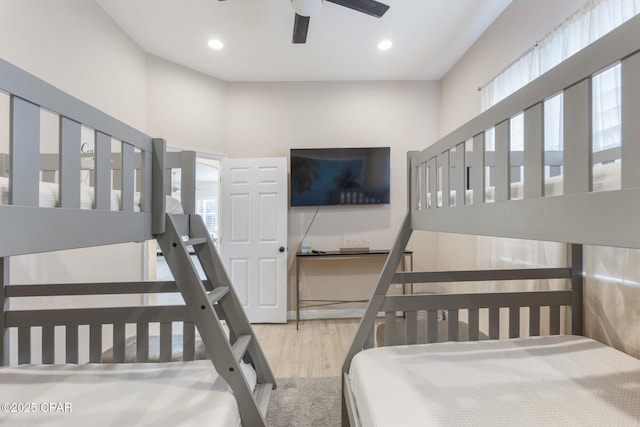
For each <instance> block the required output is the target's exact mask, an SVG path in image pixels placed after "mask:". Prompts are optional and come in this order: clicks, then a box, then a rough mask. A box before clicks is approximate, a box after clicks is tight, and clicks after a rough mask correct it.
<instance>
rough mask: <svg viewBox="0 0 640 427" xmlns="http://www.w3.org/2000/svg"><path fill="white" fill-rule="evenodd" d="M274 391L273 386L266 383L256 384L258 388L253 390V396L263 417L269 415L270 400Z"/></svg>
mask: <svg viewBox="0 0 640 427" xmlns="http://www.w3.org/2000/svg"><path fill="white" fill-rule="evenodd" d="M272 389H273V384H271V383H264V384H256V388H255V390H253V395H254V397H255V399H256V402H257V403H258V409H259V410H260V412H261V413H262V416H266V415H267V408H268V407H269V399H270V398H271V390H272Z"/></svg>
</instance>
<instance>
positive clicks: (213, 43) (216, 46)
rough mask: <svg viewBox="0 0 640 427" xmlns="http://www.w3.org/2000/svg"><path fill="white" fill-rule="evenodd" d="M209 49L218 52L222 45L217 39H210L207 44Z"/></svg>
mask: <svg viewBox="0 0 640 427" xmlns="http://www.w3.org/2000/svg"><path fill="white" fill-rule="evenodd" d="M207 44H208V45H209V47H210V48H211V49H215V50H220V49H222V48H223V47H224V43H222V42H221V41H220V40H218V39H211V40H209V43H207Z"/></svg>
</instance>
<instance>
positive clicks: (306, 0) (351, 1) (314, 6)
mask: <svg viewBox="0 0 640 427" xmlns="http://www.w3.org/2000/svg"><path fill="white" fill-rule="evenodd" d="M326 1H328V2H329V3H335V4H337V5H340V6H344V7H347V8H349V9H353V10H355V11H358V12H362V13H365V14H367V15H371V16H375V17H376V18H380V17H382V15H384V14H385V12H386V11H387V10H388V9H389V6H388V5H386V4H384V3H380V2H378V1H375V0H326ZM323 3H324V0H291V6H293V10H294V11H295V13H296V16H295V21H294V23H293V43H306V42H307V31H308V30H309V19H310V17H311V16H313V15H315V14H316V13H318V12H320V9H322V4H323Z"/></svg>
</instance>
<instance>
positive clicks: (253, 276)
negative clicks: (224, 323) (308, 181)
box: [220, 157, 287, 323]
mask: <svg viewBox="0 0 640 427" xmlns="http://www.w3.org/2000/svg"><path fill="white" fill-rule="evenodd" d="M221 193H222V200H221V217H220V228H221V233H220V241H221V246H220V252H221V255H222V259H223V262H224V264H225V268H226V269H227V273H228V275H229V277H230V279H231V283H232V284H233V287H234V289H235V291H236V293H237V294H238V297H239V298H240V301H241V302H242V305H243V307H244V308H245V310H246V312H247V316H248V318H249V321H250V322H254V323H256V322H268V323H285V322H286V321H287V246H286V242H287V159H286V158H284V157H277V158H257V159H224V160H223V161H222V175H221Z"/></svg>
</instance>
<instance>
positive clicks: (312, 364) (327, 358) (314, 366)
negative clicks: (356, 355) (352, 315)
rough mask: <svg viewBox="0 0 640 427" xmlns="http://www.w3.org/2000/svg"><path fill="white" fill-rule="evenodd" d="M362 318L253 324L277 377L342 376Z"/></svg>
mask: <svg viewBox="0 0 640 427" xmlns="http://www.w3.org/2000/svg"><path fill="white" fill-rule="evenodd" d="M359 322H360V319H331V320H305V321H302V322H300V329H299V330H296V322H295V321H293V322H289V323H287V324H255V325H252V327H253V330H254V332H255V333H256V335H257V337H258V340H259V341H260V346H261V347H262V350H263V351H264V353H265V355H266V357H267V360H268V362H269V365H270V366H271V370H272V371H273V374H274V376H275V377H276V378H286V377H339V376H341V369H342V363H343V361H344V357H345V355H346V353H347V350H348V349H349V346H350V345H351V340H352V339H353V336H354V334H355V332H356V329H357V328H358V324H359Z"/></svg>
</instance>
